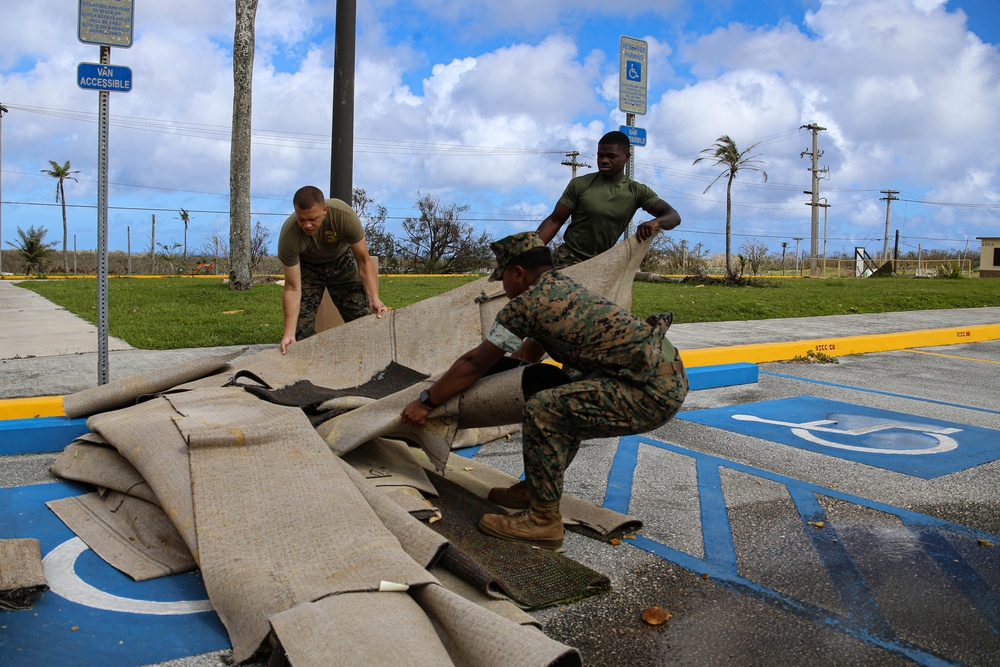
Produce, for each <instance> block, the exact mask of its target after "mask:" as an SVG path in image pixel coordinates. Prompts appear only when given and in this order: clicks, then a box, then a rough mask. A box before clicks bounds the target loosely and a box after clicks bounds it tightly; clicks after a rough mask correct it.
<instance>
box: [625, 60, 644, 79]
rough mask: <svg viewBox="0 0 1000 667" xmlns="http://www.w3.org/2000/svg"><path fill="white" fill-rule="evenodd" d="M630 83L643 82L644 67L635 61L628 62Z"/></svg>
mask: <svg viewBox="0 0 1000 667" xmlns="http://www.w3.org/2000/svg"><path fill="white" fill-rule="evenodd" d="M626 76H627V77H628V80H629V81H640V80H642V65H641V64H639V63H637V62H635V61H634V60H629V61H628V72H627V74H626Z"/></svg>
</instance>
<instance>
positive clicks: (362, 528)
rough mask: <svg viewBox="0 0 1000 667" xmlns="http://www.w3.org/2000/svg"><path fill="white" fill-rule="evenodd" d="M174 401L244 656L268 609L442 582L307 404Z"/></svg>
mask: <svg viewBox="0 0 1000 667" xmlns="http://www.w3.org/2000/svg"><path fill="white" fill-rule="evenodd" d="M169 400H170V401H171V402H172V404H173V405H174V407H175V409H176V410H177V411H178V412H179V413H180V414H181V415H183V416H181V417H178V419H177V426H178V428H179V429H180V430H181V431H182V432H183V434H184V436H185V437H186V438H187V440H188V442H189V443H190V465H191V478H192V489H193V492H194V507H195V518H196V523H197V529H198V543H199V548H200V550H201V552H200V555H201V560H200V562H201V571H202V574H203V576H204V580H205V586H206V589H207V590H208V593H209V596H210V597H211V599H212V604H213V606H214V607H215V609H216V610H217V611H218V613H219V617H220V618H221V619H222V621H223V623H224V624H225V625H226V629H227V630H228V631H229V636H230V640H231V641H232V644H233V655H234V658H235V660H236V661H237V662H241V661H243V660H246V659H247V658H249V657H250V656H251V655H253V654H254V652H255V651H257V650H258V647H260V645H261V642H263V640H264V639H265V638H266V636H267V634H268V632H269V631H270V625H269V622H268V619H269V618H270V617H271V616H273V615H274V614H277V613H280V612H282V611H285V610H287V609H291V608H293V607H295V606H296V605H299V604H301V603H303V602H310V601H312V600H316V599H319V598H322V597H325V596H327V595H331V594H336V593H345V592H353V591H366V590H378V589H379V588H380V586H381V585H382V583H383V582H395V583H396V584H403V585H418V584H426V583H431V582H434V581H435V580H434V577H433V576H432V575H431V574H430V573H429V572H428V571H427V570H425V569H424V568H423V567H421V565H420V564H418V563H417V562H416V561H414V560H413V559H412V558H410V557H409V556H408V555H407V554H406V553H405V552H404V551H403V549H402V548H401V546H400V543H399V541H398V540H397V539H396V538H395V537H394V536H393V535H392V533H390V532H389V530H388V529H387V528H386V527H385V526H384V525H383V524H382V522H381V521H380V520H379V518H378V515H377V514H376V513H375V511H374V510H373V509H372V508H371V506H370V505H369V504H368V503H367V502H365V499H364V497H363V496H362V494H361V493H360V492H359V490H358V488H357V487H356V486H355V484H354V482H353V481H352V480H351V478H350V477H349V475H348V470H350V468H349V466H347V464H345V463H343V462H342V461H340V460H339V459H338V458H337V457H335V456H334V455H333V453H332V452H330V449H329V447H327V445H326V443H324V442H323V440H322V439H321V438H320V437H319V436H318V435H317V434H316V431H315V429H313V428H312V426H310V424H309V421H308V419H306V417H305V415H304V414H303V413H302V412H301V411H300V410H298V409H296V408H286V407H281V406H277V405H272V404H269V403H266V402H263V401H260V400H258V399H256V398H254V397H253V396H251V395H250V394H248V393H246V392H245V391H243V390H242V389H237V388H224V389H218V390H198V391H192V392H187V393H185V394H177V395H173V396H170V397H169ZM367 622H368V623H369V624H370V626H371V627H375V626H376V625H377V624H378V619H377V618H369V619H368V621H367Z"/></svg>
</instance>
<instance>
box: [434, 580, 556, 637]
mask: <svg viewBox="0 0 1000 667" xmlns="http://www.w3.org/2000/svg"><path fill="white" fill-rule="evenodd" d="M431 574H433V575H434V576H435V577H437V580H438V581H440V582H441V585H442V586H444V587H445V588H447V589H448V590H449V591H451V592H452V593H455V594H456V595H460V596H461V597H463V598H465V599H466V600H468V601H469V602H474V603H476V604H477V605H479V606H480V607H482V608H484V609H486V610H487V611H490V612H493V613H494V614H498V615H500V616H503V617H504V618H506V619H507V620H508V621H513V622H514V623H517V624H518V625H531V626H534V627H536V628H538V629H541V627H542V624H541V622H539V620H538V619H537V618H535V617H534V616H532V615H531V614H529V613H528V612H526V611H525V610H523V609H521V608H520V607H518V606H517V605H516V604H514V603H513V602H511V601H510V600H508V599H505V598H496V597H491V596H489V595H487V594H486V593H484V592H483V591H481V590H479V589H478V588H476V587H475V586H473V585H472V584H470V583H469V582H467V581H466V580H465V579H462V578H461V577H459V576H458V575H456V574H454V573H452V572H449V571H448V570H446V569H444V568H443V567H441V566H440V565H435V566H434V567H433V568H431Z"/></svg>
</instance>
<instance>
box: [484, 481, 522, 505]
mask: <svg viewBox="0 0 1000 667" xmlns="http://www.w3.org/2000/svg"><path fill="white" fill-rule="evenodd" d="M486 498H487V499H488V500H489V501H490V502H493V503H496V504H497V505H500V506H502V507H509V508H511V509H515V510H524V509H528V508H529V507H531V490H530V489H529V488H528V482H526V481H525V480H523V479H522V480H521V481H520V482H517V483H516V484H514V485H513V486H510V487H503V486H496V487H493V488H492V489H490V493H489V495H487V496H486Z"/></svg>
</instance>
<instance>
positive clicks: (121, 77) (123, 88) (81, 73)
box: [76, 63, 132, 93]
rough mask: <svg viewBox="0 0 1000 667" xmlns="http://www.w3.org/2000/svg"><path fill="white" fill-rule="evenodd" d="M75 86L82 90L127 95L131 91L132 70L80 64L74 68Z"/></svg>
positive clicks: (121, 66) (98, 64)
mask: <svg viewBox="0 0 1000 667" xmlns="http://www.w3.org/2000/svg"><path fill="white" fill-rule="evenodd" d="M76 85H78V86H80V87H81V88H83V89H84V90H103V91H107V92H111V93H128V92H131V90H132V69H131V68H129V67H125V66H124V65H102V64H100V63H80V64H79V65H77V66H76Z"/></svg>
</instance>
